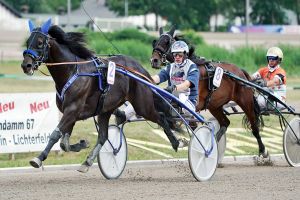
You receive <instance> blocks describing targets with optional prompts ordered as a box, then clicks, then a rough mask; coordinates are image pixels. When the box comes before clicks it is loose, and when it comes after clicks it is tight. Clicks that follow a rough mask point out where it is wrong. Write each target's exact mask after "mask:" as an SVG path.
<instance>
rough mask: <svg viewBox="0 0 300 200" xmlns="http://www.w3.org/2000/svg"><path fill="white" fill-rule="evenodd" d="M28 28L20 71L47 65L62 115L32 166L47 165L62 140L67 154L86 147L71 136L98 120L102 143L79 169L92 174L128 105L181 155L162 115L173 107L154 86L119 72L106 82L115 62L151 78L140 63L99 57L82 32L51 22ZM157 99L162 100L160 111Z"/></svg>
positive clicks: (99, 142)
mask: <svg viewBox="0 0 300 200" xmlns="http://www.w3.org/2000/svg"><path fill="white" fill-rule="evenodd" d="M29 28H30V32H31V34H30V37H29V38H28V40H27V49H26V50H25V51H24V53H23V56H24V59H23V62H22V64H21V67H22V69H23V71H24V73H25V74H28V75H32V74H33V73H34V71H35V70H37V69H38V67H39V65H40V64H41V63H45V64H46V65H47V68H48V70H49V72H50V74H51V76H52V78H53V80H54V82H55V87H56V91H57V98H56V103H57V107H58V109H59V110H60V111H61V112H62V113H63V115H62V118H61V120H60V122H59V124H58V125H57V127H56V128H55V130H54V131H53V132H52V134H51V136H50V140H49V142H48V144H47V146H46V148H45V149H44V151H43V152H41V154H40V155H39V156H38V157H36V158H33V159H32V160H31V161H30V164H31V165H32V166H33V167H36V168H38V167H40V166H41V165H42V161H44V160H45V159H46V158H47V156H48V154H49V152H50V150H51V148H52V147H53V145H54V144H55V143H56V142H58V141H59V139H61V142H60V146H61V148H62V149H63V150H64V151H66V152H68V151H80V150H81V149H83V148H87V146H88V145H87V142H86V141H84V140H82V141H81V142H79V143H77V144H73V145H71V144H70V143H69V138H70V136H71V134H72V130H73V127H74V125H75V123H76V121H78V120H84V119H87V118H89V117H93V116H97V126H98V127H99V130H98V139H97V143H96V145H95V146H94V148H93V149H92V150H91V152H90V154H89V155H88V157H87V159H86V160H85V161H84V162H83V164H82V166H81V168H80V169H79V171H80V172H87V171H88V169H89V167H90V166H91V165H92V164H93V162H94V159H95V157H96V156H97V155H98V153H99V151H100V149H101V147H102V146H103V144H104V143H105V141H106V140H107V138H108V122H109V118H110V116H111V114H112V113H113V111H114V110H115V109H116V108H118V107H119V106H120V105H122V104H123V103H124V102H125V101H129V102H130V103H131V104H132V105H133V107H134V109H135V110H136V112H137V114H138V115H140V116H143V117H144V118H145V119H147V120H150V121H152V122H155V123H157V124H159V125H160V126H162V127H163V128H164V131H165V133H166V135H167V137H168V138H169V140H170V142H171V144H172V147H173V149H174V150H175V151H177V148H178V145H179V141H178V140H177V138H176V137H175V136H174V135H173V133H172V132H171V130H170V127H169V123H168V122H167V119H166V116H165V114H164V112H158V111H157V109H160V111H162V110H164V109H166V110H168V107H165V108H164V107H163V101H162V103H161V102H159V99H158V97H157V96H155V95H154V94H153V92H152V90H151V89H150V88H149V87H147V86H146V85H144V84H141V83H139V82H137V81H136V80H133V79H130V78H129V77H127V76H125V75H123V74H120V73H116V74H115V81H114V84H113V85H109V84H108V83H107V81H106V75H107V73H108V72H107V66H108V63H109V62H110V61H112V62H115V63H116V65H117V66H130V67H128V68H130V69H131V70H133V71H136V72H137V73H139V74H141V75H142V76H143V77H146V79H148V80H152V79H151V76H150V75H149V73H148V72H147V71H146V70H145V69H144V68H143V67H142V66H141V65H140V64H139V63H138V62H137V61H135V60H134V59H132V58H130V57H127V56H122V55H119V56H113V57H109V58H107V59H102V58H97V57H94V55H93V52H92V51H90V50H89V49H87V48H86V47H85V40H84V37H83V36H84V35H83V34H82V33H76V32H69V33H65V32H64V31H63V30H62V29H61V28H59V27H58V26H51V20H48V21H47V22H45V23H44V24H43V25H42V26H41V27H38V28H35V27H34V25H33V23H32V22H31V21H30V22H29ZM154 101H156V102H158V105H159V106H160V107H159V108H158V106H155V104H154Z"/></svg>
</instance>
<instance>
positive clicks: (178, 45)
mask: <svg viewBox="0 0 300 200" xmlns="http://www.w3.org/2000/svg"><path fill="white" fill-rule="evenodd" d="M180 52H182V53H185V54H188V53H189V47H188V45H187V44H186V43H185V42H184V41H176V42H174V44H173V45H172V47H171V53H180Z"/></svg>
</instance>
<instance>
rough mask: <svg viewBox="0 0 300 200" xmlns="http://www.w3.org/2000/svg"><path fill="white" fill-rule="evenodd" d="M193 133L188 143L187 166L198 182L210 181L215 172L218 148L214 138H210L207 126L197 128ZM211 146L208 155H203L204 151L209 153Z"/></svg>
mask: <svg viewBox="0 0 300 200" xmlns="http://www.w3.org/2000/svg"><path fill="white" fill-rule="evenodd" d="M194 133H195V135H192V137H191V140H190V143H189V153H188V154H189V165H190V168H191V171H192V173H193V176H194V177H195V178H196V179H197V180H198V181H206V180H208V179H210V178H211V177H212V176H213V175H214V173H215V171H216V168H217V164H218V146H217V145H216V140H215V137H214V136H213V137H212V135H211V134H212V133H211V131H210V129H209V128H208V127H207V126H200V127H198V128H197V129H196V130H195V132H194ZM197 138H198V139H197ZM198 140H199V141H200V142H199V141H198ZM200 143H201V144H202V145H203V147H204V148H203V147H202V146H201V144H200ZM212 146H213V148H212V150H211V152H210V153H209V155H205V151H204V149H205V150H206V151H209V150H210V149H211V147H212Z"/></svg>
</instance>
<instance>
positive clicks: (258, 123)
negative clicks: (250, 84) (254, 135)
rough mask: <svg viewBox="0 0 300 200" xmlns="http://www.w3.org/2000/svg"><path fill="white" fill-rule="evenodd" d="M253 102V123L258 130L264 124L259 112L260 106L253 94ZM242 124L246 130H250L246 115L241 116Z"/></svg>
mask: <svg viewBox="0 0 300 200" xmlns="http://www.w3.org/2000/svg"><path fill="white" fill-rule="evenodd" d="M253 104H254V114H255V124H256V126H257V128H258V129H259V130H262V129H263V128H264V126H265V123H264V120H263V118H262V116H261V114H260V107H259V105H258V102H257V100H256V98H255V96H254V95H253ZM242 124H243V127H244V128H245V129H246V130H252V129H251V123H250V121H249V119H248V117H247V116H246V115H244V117H243V120H242Z"/></svg>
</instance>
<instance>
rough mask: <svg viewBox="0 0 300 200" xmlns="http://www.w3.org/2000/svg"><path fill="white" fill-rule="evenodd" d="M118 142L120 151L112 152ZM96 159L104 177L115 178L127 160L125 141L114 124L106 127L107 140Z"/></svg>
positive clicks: (117, 145)
mask: <svg viewBox="0 0 300 200" xmlns="http://www.w3.org/2000/svg"><path fill="white" fill-rule="evenodd" d="M120 143H121V148H120V151H119V152H115V153H114V149H115V151H116V150H117V149H118V148H119V147H120ZM112 146H113V148H114V149H113V148H112ZM97 160H98V165H99V168H100V171H101V173H102V174H103V176H104V177H105V178H107V179H117V178H118V177H119V176H120V175H121V174H122V172H123V170H124V168H125V165H126V162H127V142H126V139H125V136H124V134H123V132H121V131H120V128H119V127H117V126H115V125H110V126H109V127H108V140H107V141H106V142H105V143H104V145H103V147H102V148H101V150H100V152H99V154H98V157H97Z"/></svg>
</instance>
